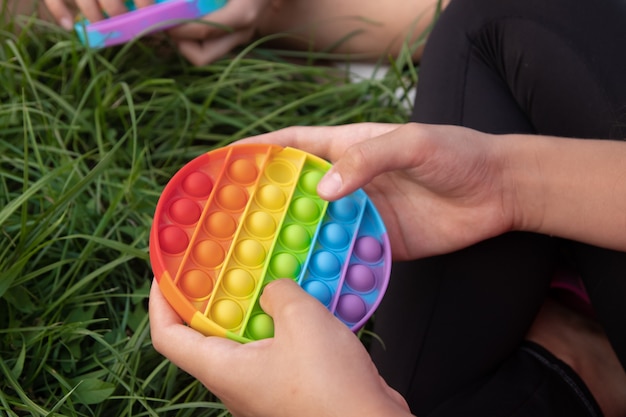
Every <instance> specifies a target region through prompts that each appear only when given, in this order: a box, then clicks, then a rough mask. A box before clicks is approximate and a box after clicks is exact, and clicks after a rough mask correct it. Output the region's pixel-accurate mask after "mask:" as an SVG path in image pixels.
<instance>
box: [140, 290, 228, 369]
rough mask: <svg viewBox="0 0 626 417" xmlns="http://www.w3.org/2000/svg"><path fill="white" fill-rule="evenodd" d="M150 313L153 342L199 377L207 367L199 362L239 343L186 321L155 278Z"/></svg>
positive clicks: (182, 367)
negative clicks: (192, 326) (200, 328)
mask: <svg viewBox="0 0 626 417" xmlns="http://www.w3.org/2000/svg"><path fill="white" fill-rule="evenodd" d="M149 316H150V333H151V337H152V344H153V345H154V348H155V349H156V350H157V352H159V353H161V354H162V355H163V356H165V357H166V358H168V359H169V360H170V361H172V362H173V363H174V364H176V365H177V366H178V367H179V368H181V369H183V370H184V371H186V372H188V373H189V374H190V375H193V376H194V377H196V378H199V379H205V378H206V374H205V372H203V370H204V367H202V366H198V365H199V364H200V363H202V362H204V361H205V360H206V361H210V360H211V359H212V357H213V356H218V357H224V354H218V352H220V351H221V349H231V348H232V347H233V345H238V343H236V342H233V341H230V340H227V339H224V338H220V337H205V336H204V335H202V334H201V333H199V332H197V331H195V330H193V329H191V328H190V327H188V326H186V325H184V324H183V322H182V320H181V319H180V317H179V316H178V314H176V312H175V311H174V310H173V309H172V307H171V306H170V305H169V303H168V301H167V300H166V299H165V297H164V296H163V293H162V292H161V290H160V288H159V285H158V284H157V282H156V280H154V281H153V282H152V287H151V289H150V301H149ZM211 349H213V351H212V350H211Z"/></svg>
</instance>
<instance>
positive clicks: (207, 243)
mask: <svg viewBox="0 0 626 417" xmlns="http://www.w3.org/2000/svg"><path fill="white" fill-rule="evenodd" d="M192 253H193V257H194V259H195V260H196V262H198V263H199V264H201V265H202V266H205V267H207V268H217V267H218V266H220V265H221V264H222V262H224V249H223V248H222V246H221V245H220V244H219V243H217V242H215V241H213V240H203V241H201V242H197V243H196V244H195V246H194V248H193V252H192Z"/></svg>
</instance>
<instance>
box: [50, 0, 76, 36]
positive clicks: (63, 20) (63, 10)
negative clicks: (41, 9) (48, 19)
mask: <svg viewBox="0 0 626 417" xmlns="http://www.w3.org/2000/svg"><path fill="white" fill-rule="evenodd" d="M45 5H46V8H47V9H48V11H49V12H50V14H51V15H52V17H53V18H54V20H56V21H57V22H58V23H59V25H61V27H62V28H63V29H65V30H72V29H73V27H74V23H73V22H74V15H73V14H72V12H71V11H70V9H69V8H68V7H67V5H66V4H65V2H64V1H63V0H46V1H45Z"/></svg>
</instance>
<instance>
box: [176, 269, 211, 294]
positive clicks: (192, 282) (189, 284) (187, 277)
mask: <svg viewBox="0 0 626 417" xmlns="http://www.w3.org/2000/svg"><path fill="white" fill-rule="evenodd" d="M180 287H181V288H182V290H183V292H184V293H185V294H187V295H188V296H189V297H191V298H198V299H199V298H204V297H207V296H209V295H210V294H211V292H212V291H213V280H212V279H211V277H210V276H209V275H208V274H207V273H205V272H203V271H200V270H199V269H192V270H190V271H187V272H185V273H184V274H183V276H182V277H181V279H180Z"/></svg>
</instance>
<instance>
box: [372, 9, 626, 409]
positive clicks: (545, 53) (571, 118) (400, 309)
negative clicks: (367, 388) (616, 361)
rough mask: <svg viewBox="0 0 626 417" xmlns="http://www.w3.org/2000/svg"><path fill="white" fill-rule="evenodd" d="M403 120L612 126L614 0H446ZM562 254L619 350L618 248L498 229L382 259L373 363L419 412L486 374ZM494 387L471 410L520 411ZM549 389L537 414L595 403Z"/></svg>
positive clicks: (625, 309)
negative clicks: (419, 256)
mask: <svg viewBox="0 0 626 417" xmlns="http://www.w3.org/2000/svg"><path fill="white" fill-rule="evenodd" d="M413 120H414V121H419V122H424V123H436V124H454V125H462V126H467V127H471V128H474V129H477V130H481V131H485V132H490V133H531V134H532V133H539V134H547V135H555V136H570V137H580V138H590V139H592V138H608V139H623V138H624V137H626V2H624V1H623V0H603V1H601V2H597V1H594V0H574V1H572V0H452V2H451V4H450V5H449V6H448V7H447V8H446V10H445V11H444V12H443V14H442V16H441V18H440V20H439V21H438V22H437V24H436V26H435V29H434V30H433V33H432V34H431V36H430V38H429V40H428V43H427V45H426V49H425V52H424V55H423V59H422V62H421V65H420V70H419V82H418V88H417V95H416V104H415V110H414V114H413ZM625 163H626V161H625ZM599 186H600V185H599ZM625 192H626V190H625ZM407 215H410V213H407ZM564 261H566V262H569V263H571V265H570V266H572V267H574V268H576V269H577V271H578V272H579V273H580V274H581V276H582V278H583V281H584V283H585V286H586V288H587V289H588V292H589V295H590V298H591V300H592V303H593V306H594V309H595V311H596V313H597V316H598V318H599V320H600V321H601V323H602V325H603V326H604V328H605V330H606V331H607V335H608V337H609V339H610V341H611V343H612V344H613V346H614V348H615V350H616V352H617V353H618V356H619V357H620V360H621V361H622V364H626V332H625V331H624V317H626V302H624V300H625V299H626V254H624V253H621V252H615V251H609V250H605V249H601V248H596V247H591V246H589V245H584V244H581V243H576V242H568V241H564V240H560V239H555V238H550V237H547V236H541V235H535V234H530V233H509V234H506V235H503V236H499V237H497V238H494V239H491V240H488V241H485V242H481V243H480V244H477V245H475V246H472V247H469V248H466V249H464V250H461V251H458V252H455V253H452V254H448V255H443V256H437V257H432V258H428V259H423V260H419V261H414V262H407V263H401V264H395V265H394V268H393V270H392V278H391V284H390V287H389V289H388V292H387V294H386V295H385V298H384V300H383V302H382V304H381V306H380V307H379V309H378V311H377V313H376V317H375V328H374V331H375V332H376V333H377V334H378V335H379V336H380V337H381V339H382V341H383V343H384V345H385V346H384V348H383V347H382V346H381V345H378V344H374V346H373V347H372V357H373V358H374V361H375V363H376V364H377V366H378V368H379V370H380V371H381V374H382V375H383V377H385V379H386V380H387V381H388V382H389V383H390V384H391V385H392V386H393V387H394V388H396V389H398V391H399V392H400V393H401V394H403V395H404V396H405V397H406V398H407V400H408V401H409V404H410V406H411V408H412V411H413V412H414V413H416V414H417V415H418V416H426V415H429V413H431V412H433V411H434V410H435V409H438V410H444V409H445V406H446V404H448V402H449V401H451V399H457V400H455V404H456V406H458V405H459V404H460V403H459V402H458V399H459V398H469V397H467V395H466V394H467V393H468V392H476V390H477V389H479V388H481V387H483V388H484V389H487V388H486V387H494V386H498V384H496V385H494V384H492V383H490V379H489V378H490V377H491V376H493V375H495V372H496V371H497V370H498V369H501V367H502V366H503V364H504V363H510V361H511V360H512V359H511V358H517V357H519V355H521V353H520V352H521V351H520V343H521V342H522V341H523V339H524V335H525V333H526V331H527V330H528V327H529V326H530V324H531V323H532V320H533V318H534V316H535V315H536V313H537V311H538V309H539V307H540V306H541V304H542V302H543V300H544V298H545V296H546V294H547V290H548V287H549V283H550V280H551V278H552V276H553V272H554V268H555V266H556V265H557V264H559V263H562V262H564ZM522 356H523V355H522ZM515 369H519V371H520V372H521V371H522V370H524V369H525V368H524V367H518V368H515ZM532 369H533V368H532V367H529V368H528V372H521V374H520V375H519V378H520V379H521V380H520V385H523V384H524V383H526V382H528V381H532V380H533V378H536V375H535V374H533V372H532V371H531V370H532ZM476 384H479V385H476ZM481 384H482V385H481ZM499 385H500V386H503V385H504V384H499ZM514 385H515V384H512V385H509V386H510V387H511V389H512V390H514ZM557 385H558V384H557ZM566 388H567V386H563V385H559V386H558V387H556V388H554V389H555V390H560V389H565V390H566ZM546 392H549V391H546ZM586 394H587V393H586V391H585V395H586ZM494 395H495V396H494V398H493V406H492V407H491V408H489V409H488V410H486V411H485V412H486V413H488V414H482V415H485V416H491V415H494V416H496V415H497V416H518V415H524V414H515V412H516V410H515V409H511V408H510V404H508V403H507V402H506V401H503V402H502V404H500V403H499V401H498V399H499V398H501V397H502V396H500V397H498V394H494ZM563 395H564V397H563V398H566V397H567V395H566V394H563ZM558 398H559V397H558V396H554V399H550V398H543V399H540V397H535V398H533V399H529V401H531V402H532V401H535V402H541V401H548V402H549V401H553V404H552V405H553V411H554V412H553V413H552V414H537V415H542V416H543V415H568V416H578V415H581V416H588V415H593V414H590V413H589V412H588V411H587V410H585V409H584V408H583V407H581V408H579V409H578V414H576V411H569V409H568V413H563V412H562V411H559V410H560V408H559V407H560V406H561V405H560V404H559V400H558ZM591 401H593V399H591ZM566 403H567V401H566ZM469 406H470V405H468V407H469ZM565 406H566V404H564V405H563V407H565ZM498 407H500V408H498ZM545 409H546V408H544V410H545ZM457 410H461V408H457ZM437 415H441V416H443V415H446V414H437ZM450 415H459V414H454V413H453V414H450ZM465 415H481V414H473V413H470V414H465Z"/></svg>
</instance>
